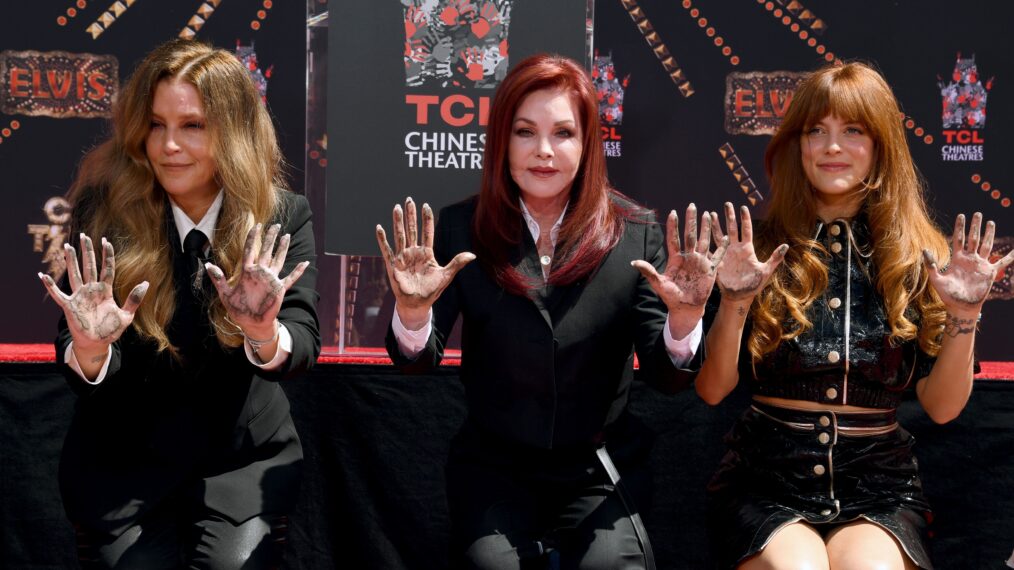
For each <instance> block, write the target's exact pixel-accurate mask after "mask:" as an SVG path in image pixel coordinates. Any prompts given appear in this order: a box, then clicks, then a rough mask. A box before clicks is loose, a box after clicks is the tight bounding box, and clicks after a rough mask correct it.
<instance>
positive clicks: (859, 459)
mask: <svg viewBox="0 0 1014 570" xmlns="http://www.w3.org/2000/svg"><path fill="white" fill-rule="evenodd" d="M725 441H726V444H727V445H728V447H729V451H728V453H726V455H725V457H724V458H723V459H722V462H721V464H720V465H719V467H718V471H717V472H716V473H715V474H714V476H713V477H712V478H711V481H710V483H709V484H708V495H709V503H710V504H709V507H710V508H709V531H710V535H711V538H712V545H713V548H714V550H713V551H714V554H715V560H716V562H717V565H718V567H719V568H733V567H735V566H736V564H737V563H739V562H740V561H742V560H743V559H745V558H747V557H749V556H752V555H754V554H757V553H758V552H760V551H761V550H763V549H764V547H765V546H766V545H767V544H768V542H769V541H770V540H771V538H772V537H773V536H774V535H775V533H776V532H777V531H778V530H779V529H781V528H782V527H784V526H786V525H788V524H791V523H794V522H799V521H803V522H806V523H809V524H810V525H811V526H813V527H814V528H815V529H816V530H817V531H818V532H820V533H822V534H824V535H825V536H826V533H827V532H829V531H831V530H833V529H834V528H836V527H838V526H841V525H844V524H846V523H850V522H854V521H856V520H860V519H865V520H867V521H869V522H872V523H873V524H876V525H877V526H880V527H881V528H883V529H884V530H886V531H887V532H889V533H891V534H892V535H893V536H894V537H895V538H896V539H897V540H898V542H899V543H900V544H901V545H902V547H903V549H904V551H905V553H906V554H907V555H908V556H909V558H911V559H912V561H913V562H915V563H916V565H918V566H919V567H920V568H924V569H926V570H930V569H932V567H933V566H932V565H931V564H930V561H929V556H928V555H927V551H926V546H925V544H924V539H925V534H926V525H927V520H928V517H929V516H930V511H929V504H927V502H926V499H925V497H923V493H922V483H921V482H920V481H919V475H918V466H917V462H916V459H915V456H913V455H912V450H911V448H912V444H913V443H914V438H913V437H912V436H911V435H910V434H909V433H908V432H907V431H905V430H904V429H902V428H901V427H899V426H898V423H897V421H896V420H895V412H894V410H885V411H883V412H874V413H849V414H843V413H836V412H830V411H822V412H815V411H798V410H790V409H786V408H780V407H774V406H769V405H764V404H761V403H757V402H755V403H754V404H753V405H752V406H751V407H750V408H749V409H747V411H746V412H745V413H744V414H743V416H742V417H741V418H740V419H739V421H738V422H737V423H736V425H735V426H733V428H732V430H731V431H730V432H729V434H728V435H726V437H725Z"/></svg>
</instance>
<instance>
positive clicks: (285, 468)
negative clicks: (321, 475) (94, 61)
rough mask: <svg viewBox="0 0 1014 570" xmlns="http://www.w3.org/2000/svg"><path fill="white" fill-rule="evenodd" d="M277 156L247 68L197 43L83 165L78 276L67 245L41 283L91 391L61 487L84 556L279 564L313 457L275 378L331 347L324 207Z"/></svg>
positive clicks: (71, 359) (73, 363)
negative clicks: (318, 243) (320, 233)
mask: <svg viewBox="0 0 1014 570" xmlns="http://www.w3.org/2000/svg"><path fill="white" fill-rule="evenodd" d="M280 167H281V155H280V152H279V149H278V145H277V141H276V138H275V133H274V129H273V127H272V124H271V119H270V117H269V116H268V113H267V111H266V109H265V108H264V106H263V104H262V103H261V99H260V95H259V94H258V92H257V90H256V88H255V87H254V85H253V83H252V81H251V80H250V77H249V75H248V72H247V70H246V69H245V67H244V66H243V65H242V64H241V63H240V62H239V61H238V60H237V59H236V58H235V57H234V56H232V55H231V54H230V53H228V52H226V51H224V50H220V49H213V48H211V47H209V46H207V45H204V44H201V43H197V42H194V41H184V40H174V41H171V42H168V43H166V44H164V45H162V46H160V47H158V48H156V49H155V50H154V51H153V52H151V53H150V54H149V55H148V56H147V57H146V58H145V59H144V61H142V62H141V64H140V65H139V66H138V68H137V69H136V70H135V71H134V73H133V75H132V76H131V78H130V79H129V80H128V82H127V84H126V85H125V87H124V89H123V91H122V92H121V93H120V96H119V99H118V103H117V106H116V110H115V113H114V117H113V134H112V136H111V138H110V139H109V140H107V141H105V142H104V143H102V144H101V145H99V146H98V147H97V148H95V149H93V150H92V151H91V152H89V153H88V155H87V156H86V157H85V159H84V161H83V163H82V165H81V168H80V171H79V173H78V176H77V179H76V180H75V182H74V185H73V187H72V188H71V191H70V197H71V200H72V202H73V204H74V217H73V221H72V226H73V227H72V230H73V231H72V234H71V235H74V236H80V247H81V249H80V253H81V257H82V267H81V268H80V269H79V268H78V255H77V253H78V252H77V251H76V250H75V248H74V247H73V246H72V245H70V244H68V245H66V259H67V275H68V279H67V283H65V284H64V286H63V287H57V285H56V284H55V283H54V282H53V280H52V279H51V278H49V276H46V275H41V274H40V278H41V279H42V280H43V282H44V284H45V285H46V287H47V288H48V290H49V293H50V295H51V296H52V297H53V299H54V300H55V301H56V302H57V303H58V304H59V305H60V306H61V307H62V308H63V310H64V318H62V319H61V321H60V329H59V330H60V334H59V337H58V338H57V341H56V347H57V354H58V359H59V360H61V361H62V362H64V363H65V364H66V366H65V375H66V377H67V379H68V382H69V383H70V385H71V387H72V388H74V390H75V391H76V392H77V393H78V404H77V409H76V413H75V416H74V419H73V422H72V424H71V428H70V431H69V433H68V435H67V439H66V443H65V445H64V450H63V455H62V458H61V464H60V486H61V492H62V495H63V499H64V506H65V509H66V511H67V514H68V516H69V517H70V519H71V521H73V522H74V523H75V526H76V527H77V531H78V539H79V541H78V543H79V553H80V555H81V559H82V561H87V562H91V563H94V564H95V565H96V566H97V567H104V568H105V567H108V568H145V569H157V568H178V567H181V566H186V567H190V568H210V567H213V568H239V567H243V568H263V567H269V566H272V565H274V564H276V563H277V562H278V560H279V557H278V552H276V550H277V546H276V544H275V542H276V541H275V540H273V539H277V538H278V537H277V535H275V536H272V533H273V532H274V531H276V530H277V529H278V528H280V525H278V524H275V523H276V522H277V521H278V520H279V517H280V516H282V515H284V513H285V512H286V510H287V509H288V508H289V507H290V505H291V504H292V502H293V499H294V496H293V495H294V489H295V484H296V482H297V480H298V468H299V464H300V462H301V460H302V450H301V447H300V444H299V439H298V437H297V435H296V432H295V429H294V427H293V424H292V419H291V417H290V416H289V405H288V401H287V400H286V397H285V395H284V393H282V391H281V389H280V388H279V386H278V384H277V383H276V382H275V381H277V380H281V379H285V378H289V377H292V376H294V375H297V374H300V373H302V372H304V371H306V370H307V369H308V368H309V367H310V366H311V365H312V364H313V363H314V362H315V360H316V357H317V354H318V353H319V350H320V339H319V334H318V330H317V318H316V309H315V306H316V301H317V294H316V292H315V291H314V282H315V278H316V270H315V269H314V268H313V265H312V264H313V261H314V243H313V232H312V229H311V225H310V209H309V206H308V204H307V202H306V200H305V199H304V198H302V197H300V196H297V195H295V194H292V193H290V192H288V191H287V190H286V189H285V185H284V183H283V181H282V178H281V175H280ZM264 227H267V230H266V232H265V231H264V230H263V228H264ZM262 234H263V235H262ZM99 237H101V247H100V249H101V254H100V255H101V265H100V264H99V263H98V262H97V260H96V252H95V248H94V246H93V242H92V238H99ZM276 243H277V249H276V248H275V245H276ZM283 276H284V277H283ZM68 286H69V294H68ZM120 302H122V307H121V306H120V304H119V303H120Z"/></svg>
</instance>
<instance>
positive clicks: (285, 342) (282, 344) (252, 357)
mask: <svg viewBox="0 0 1014 570" xmlns="http://www.w3.org/2000/svg"><path fill="white" fill-rule="evenodd" d="M243 350H244V351H246V358H247V360H249V361H250V363H251V364H253V365H254V366H256V367H257V368H260V369H262V370H269V371H270V370H278V369H279V368H281V367H282V364H285V361H286V360H288V359H289V355H290V354H292V335H291V334H290V333H289V329H287V328H285V325H283V324H282V323H278V349H277V350H275V357H274V358H272V359H271V360H270V361H268V362H261V359H260V358H258V357H257V355H256V354H254V351H253V350H251V348H250V345H249V344H247V342H246V341H243Z"/></svg>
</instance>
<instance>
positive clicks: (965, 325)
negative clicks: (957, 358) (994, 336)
mask: <svg viewBox="0 0 1014 570" xmlns="http://www.w3.org/2000/svg"><path fill="white" fill-rule="evenodd" d="M975 323H976V319H959V318H958V317H955V316H952V315H947V320H946V321H945V323H944V334H946V335H947V336H949V337H951V338H955V337H957V336H958V335H963V334H969V333H972V332H975Z"/></svg>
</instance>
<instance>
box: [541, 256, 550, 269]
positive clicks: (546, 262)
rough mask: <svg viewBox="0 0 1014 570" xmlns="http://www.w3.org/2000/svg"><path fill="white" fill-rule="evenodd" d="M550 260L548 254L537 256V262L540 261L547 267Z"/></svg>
mask: <svg viewBox="0 0 1014 570" xmlns="http://www.w3.org/2000/svg"><path fill="white" fill-rule="evenodd" d="M551 261H552V258H550V257H549V256H548V255H543V256H542V257H540V258H539V262H540V263H542V265H544V266H547V267H548V266H549V263H550V262H551Z"/></svg>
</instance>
